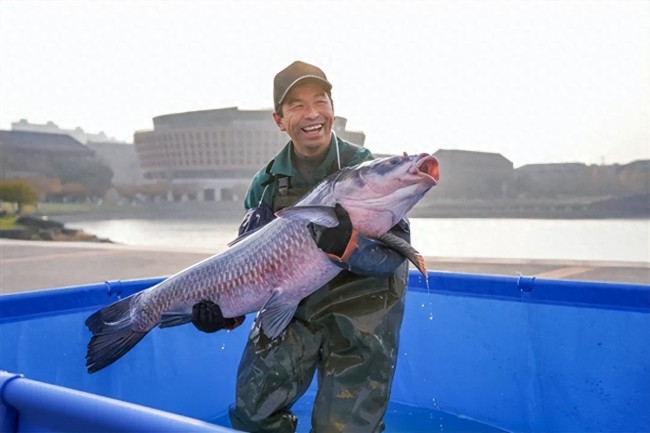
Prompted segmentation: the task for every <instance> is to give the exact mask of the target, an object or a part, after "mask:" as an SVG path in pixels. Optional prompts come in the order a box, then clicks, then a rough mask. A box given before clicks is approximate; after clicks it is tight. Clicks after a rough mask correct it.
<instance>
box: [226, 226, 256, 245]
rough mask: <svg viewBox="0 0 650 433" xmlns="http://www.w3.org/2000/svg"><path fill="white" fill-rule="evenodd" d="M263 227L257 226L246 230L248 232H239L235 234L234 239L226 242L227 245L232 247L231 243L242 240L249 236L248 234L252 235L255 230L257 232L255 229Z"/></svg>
mask: <svg viewBox="0 0 650 433" xmlns="http://www.w3.org/2000/svg"><path fill="white" fill-rule="evenodd" d="M263 228H264V226H261V227H257V228H255V229H253V230H251V231H248V232H246V233H242V234H240V235H239V236H237V237H236V238H235V239H233V240H232V241H230V242H228V246H229V247H232V246H233V245H235V244H238V243H239V242H241V241H243V240H244V239H246V238H247V237H249V236H250V235H252V234H253V233H255V232H257V231H259V230H261V229H263Z"/></svg>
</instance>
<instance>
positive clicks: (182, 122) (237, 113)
mask: <svg viewBox="0 0 650 433" xmlns="http://www.w3.org/2000/svg"><path fill="white" fill-rule="evenodd" d="M272 112H273V110H270V109H269V110H240V109H239V108H237V107H228V108H217V109H213V110H200V111H188V112H185V113H173V114H163V115H161V116H156V117H154V118H153V124H154V129H169V128H171V129H174V128H197V127H203V128H204V127H207V126H214V125H215V124H217V125H223V124H229V123H233V122H242V121H247V120H248V121H255V122H259V121H266V122H268V123H269V124H270V125H274V124H273V118H272V117H271V113H272Z"/></svg>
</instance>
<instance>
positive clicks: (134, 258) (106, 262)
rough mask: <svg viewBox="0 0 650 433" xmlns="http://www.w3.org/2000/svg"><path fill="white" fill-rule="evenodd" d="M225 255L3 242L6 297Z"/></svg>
mask: <svg viewBox="0 0 650 433" xmlns="http://www.w3.org/2000/svg"><path fill="white" fill-rule="evenodd" d="M218 252H220V251H212V250H197V249H191V250H182V249H173V250H162V249H160V248H154V247H132V246H124V245H117V244H102V243H88V242H46V241H20V240H9V239H0V269H1V272H0V293H1V294H7V293H13V292H21V291H30V290H41V289H49V288H56V287H66V286H73V285H80V284H92V283H98V282H103V281H107V280H128V279H134V278H148V277H156V276H166V275H171V274H173V273H175V272H178V271H180V270H182V269H184V268H186V267H188V266H190V265H192V264H194V263H196V262H198V261H200V260H203V259H205V258H206V257H209V256H211V255H213V254H216V253H218ZM427 267H428V269H429V270H432V271H448V272H461V273H477V274H493V275H509V276H517V275H526V276H536V277H537V278H550V279H573V280H585V281H609V282H625V283H637V284H650V264H648V263H640V262H596V261H575V260H574V261H568V260H563V261H553V260H513V259H485V258H483V259H478V258H477V259H471V258H445V257H428V258H427Z"/></svg>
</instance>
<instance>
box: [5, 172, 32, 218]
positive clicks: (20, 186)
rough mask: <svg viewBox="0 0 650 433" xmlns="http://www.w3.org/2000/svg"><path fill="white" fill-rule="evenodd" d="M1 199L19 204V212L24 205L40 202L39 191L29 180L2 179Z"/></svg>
mask: <svg viewBox="0 0 650 433" xmlns="http://www.w3.org/2000/svg"><path fill="white" fill-rule="evenodd" d="M0 200H1V201H6V202H9V203H16V204H17V205H18V213H21V211H22V209H23V206H25V205H30V204H36V203H38V191H36V188H35V187H34V185H32V184H31V183H30V182H29V181H27V180H7V181H0Z"/></svg>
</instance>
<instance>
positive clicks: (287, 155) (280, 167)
mask: <svg viewBox="0 0 650 433" xmlns="http://www.w3.org/2000/svg"><path fill="white" fill-rule="evenodd" d="M335 143H338V146H339V154H340V157H341V167H349V166H352V165H356V164H359V163H361V162H363V161H368V160H371V159H374V157H373V155H372V153H371V152H370V151H369V150H368V149H365V148H363V147H361V146H357V145H356V144H352V143H349V142H347V141H345V140H342V139H341V138H339V137H337V136H336V135H335V134H332V141H331V143H330V148H329V150H328V151H327V155H326V156H325V160H324V161H323V163H322V164H321V165H320V167H318V171H317V173H316V176H315V178H316V179H318V180H317V182H316V183H318V182H320V181H321V180H323V179H325V177H327V176H328V175H329V174H331V173H333V172H335V171H337V170H338V164H337V157H336V145H335ZM292 147H293V142H292V141H289V142H288V143H287V144H286V146H284V148H282V150H281V151H280V152H279V153H278V154H277V155H276V156H275V158H274V159H273V161H272V162H271V163H270V164H269V165H268V166H267V167H264V168H262V169H261V170H260V171H258V172H257V174H256V175H255V177H254V178H253V181H252V182H251V185H250V187H249V189H248V193H247V194H246V199H245V200H244V207H245V208H246V209H251V208H254V207H256V206H258V205H259V203H260V200H262V195H263V196H264V197H263V200H264V203H266V204H267V205H268V206H269V207H270V208H271V209H273V199H274V198H275V196H276V194H277V192H278V182H277V181H270V180H271V179H272V176H289V177H291V188H292V189H311V188H312V187H314V186H315V185H316V183H312V184H309V183H308V182H306V181H305V180H304V179H303V178H302V177H301V176H300V174H299V173H298V172H297V171H294V169H293V163H292V161H291V149H292ZM269 181H270V183H268V185H267V186H265V185H264V184H265V182H269ZM265 189H266V192H265V191H264V190H265Z"/></svg>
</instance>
